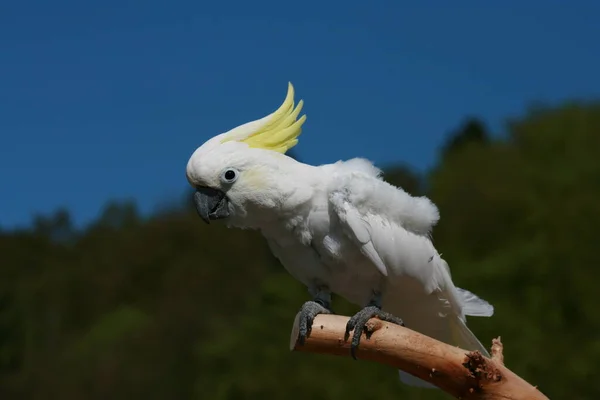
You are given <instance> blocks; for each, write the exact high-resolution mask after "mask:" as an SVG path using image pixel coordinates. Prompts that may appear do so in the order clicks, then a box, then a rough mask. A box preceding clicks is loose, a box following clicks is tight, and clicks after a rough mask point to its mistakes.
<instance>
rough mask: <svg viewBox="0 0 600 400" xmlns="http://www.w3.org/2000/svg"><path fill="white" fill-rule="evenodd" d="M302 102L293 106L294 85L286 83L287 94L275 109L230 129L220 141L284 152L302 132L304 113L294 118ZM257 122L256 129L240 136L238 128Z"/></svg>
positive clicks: (294, 142)
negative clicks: (266, 114)
mask: <svg viewBox="0 0 600 400" xmlns="http://www.w3.org/2000/svg"><path fill="white" fill-rule="evenodd" d="M303 104H304V102H303V101H302V100H300V101H299V102H298V105H296V106H295V107H294V86H292V84H291V83H288V92H287V96H286V97H285V100H284V101H283V104H282V105H281V106H280V107H279V109H277V111H275V112H274V113H273V114H271V115H269V116H267V117H265V118H262V119H260V120H257V121H252V122H249V123H247V124H244V125H243V126H240V127H238V128H236V129H234V130H232V131H230V132H229V134H226V135H225V137H224V138H223V141H222V143H224V142H227V141H230V140H237V141H238V142H242V143H246V144H248V146H250V147H254V148H258V149H265V150H271V151H277V152H279V153H285V152H286V151H288V150H289V149H291V148H292V147H294V146H295V145H296V144H297V143H298V136H300V133H301V132H302V124H304V121H306V115H303V116H302V117H300V118H299V119H298V120H296V118H298V115H299V114H300V111H301V110H302V106H303ZM263 121H264V123H263ZM257 124H258V125H259V126H258V129H255V130H254V129H253V130H252V131H251V132H249V133H248V134H247V135H245V134H243V137H240V133H242V132H240V131H239V128H242V127H244V128H250V127H254V126H255V125H257ZM244 130H245V129H244ZM234 131H235V133H234Z"/></svg>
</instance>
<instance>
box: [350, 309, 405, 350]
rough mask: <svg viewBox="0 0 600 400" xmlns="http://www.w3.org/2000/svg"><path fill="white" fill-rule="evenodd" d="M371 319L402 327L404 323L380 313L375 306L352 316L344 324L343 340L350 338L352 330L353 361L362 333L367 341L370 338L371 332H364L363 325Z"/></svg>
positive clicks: (389, 315) (388, 314) (387, 314)
mask: <svg viewBox="0 0 600 400" xmlns="http://www.w3.org/2000/svg"><path fill="white" fill-rule="evenodd" d="M371 318H379V319H380V320H382V321H386V322H391V323H393V324H397V325H400V326H404V322H403V321H402V320H401V319H400V318H398V317H396V316H393V315H392V314H390V313H388V312H385V311H382V310H381V309H380V308H379V307H377V306H367V307H365V308H363V309H362V310H360V311H359V312H357V313H356V314H354V316H353V317H352V318H350V320H349V321H348V323H347V324H346V334H345V336H344V340H348V338H349V337H350V331H352V330H354V333H353V335H352V343H351V344H350V354H351V355H352V358H354V359H355V360H356V349H358V345H359V344H360V337H361V335H362V334H363V332H365V334H366V335H367V339H368V338H369V337H370V336H371V332H368V331H366V330H365V325H366V323H367V322H368V321H369V320H370V319H371Z"/></svg>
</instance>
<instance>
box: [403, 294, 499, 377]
mask: <svg viewBox="0 0 600 400" xmlns="http://www.w3.org/2000/svg"><path fill="white" fill-rule="evenodd" d="M456 289H457V291H458V294H459V296H460V299H461V302H462V304H463V311H464V313H465V315H469V316H478V317H491V316H492V315H493V313H494V307H493V306H492V305H491V304H489V303H488V302H487V301H485V300H483V299H481V298H479V297H477V296H476V295H475V294H473V293H471V292H469V291H468V290H464V289H460V288H456ZM446 323H447V324H448V325H447V330H446V332H447V335H445V336H446V337H443V338H442V337H440V338H436V339H438V340H440V341H443V342H446V343H448V344H450V345H453V346H457V347H460V348H461V349H465V350H470V351H476V350H477V351H480V352H481V354H483V355H484V356H486V357H489V356H490V355H489V353H488V351H487V349H486V348H485V346H483V344H481V342H480V341H479V339H477V337H476V336H475V334H473V332H471V330H470V329H469V328H468V327H467V324H466V323H465V321H464V320H463V319H462V318H460V317H459V316H448V320H447V322H446ZM399 372H400V380H401V381H402V382H403V383H405V384H407V385H410V386H416V387H422V388H436V386H434V385H432V384H431V383H429V382H426V381H424V380H422V379H419V378H417V377H415V376H413V375H410V374H408V373H406V372H404V371H399Z"/></svg>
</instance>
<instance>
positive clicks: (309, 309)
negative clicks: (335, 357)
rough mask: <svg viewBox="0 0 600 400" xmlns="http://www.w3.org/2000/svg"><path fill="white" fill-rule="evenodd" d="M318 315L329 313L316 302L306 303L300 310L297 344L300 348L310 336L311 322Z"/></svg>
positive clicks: (329, 312)
mask: <svg viewBox="0 0 600 400" xmlns="http://www.w3.org/2000/svg"><path fill="white" fill-rule="evenodd" d="M318 314H331V311H330V310H328V309H327V308H325V307H324V306H323V305H322V304H320V303H317V302H316V301H312V300H311V301H307V302H306V303H304V304H303V305H302V308H300V320H299V326H298V328H299V333H298V343H299V344H300V345H301V346H302V345H304V341H305V340H306V338H307V337H308V336H309V335H310V331H311V329H312V324H313V320H314V319H315V317H316V316H317V315H318Z"/></svg>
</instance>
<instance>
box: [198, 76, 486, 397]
mask: <svg viewBox="0 0 600 400" xmlns="http://www.w3.org/2000/svg"><path fill="white" fill-rule="evenodd" d="M302 105H303V102H302V100H300V101H299V102H298V104H297V105H295V104H294V88H293V86H292V84H291V83H290V84H288V93H287V96H286V98H285V101H284V102H283V104H282V105H281V107H279V109H277V110H276V111H275V112H273V113H272V114H269V115H267V116H266V117H264V118H261V119H258V120H256V121H252V122H248V123H246V124H243V125H241V126H238V127H236V128H234V129H232V130H230V131H228V132H225V133H222V134H219V135H217V136H215V137H213V138H211V139H210V140H208V141H206V142H205V143H204V144H203V145H201V146H200V147H199V148H198V149H196V150H195V151H194V153H193V154H192V156H191V157H190V159H189V161H188V164H187V169H186V175H187V179H188V181H189V183H190V184H191V185H192V186H193V187H194V188H195V189H196V192H195V194H194V202H195V205H196V209H197V211H198V213H199V215H200V216H201V217H202V219H203V220H204V221H205V222H207V223H209V221H211V220H220V219H223V220H225V222H226V224H227V225H228V226H230V227H238V228H245V229H256V230H259V231H260V232H261V233H262V235H263V236H264V237H265V238H266V240H267V242H268V244H269V246H270V249H271V251H272V252H273V254H274V255H275V256H276V257H277V258H278V259H279V260H280V262H281V263H282V264H283V266H284V267H285V269H286V270H287V271H288V272H289V273H290V274H291V275H292V276H293V277H294V278H296V279H297V280H299V281H300V282H302V283H303V284H304V285H306V286H307V288H308V291H309V293H310V294H311V296H312V300H311V301H307V302H306V303H305V304H304V305H303V306H302V307H301V309H300V312H299V318H300V323H299V326H300V336H299V340H300V343H303V341H304V339H305V338H306V336H307V335H309V334H310V328H311V326H312V322H313V319H314V317H315V316H316V315H317V314H320V313H330V312H331V311H330V303H331V294H332V293H334V294H337V295H339V296H342V297H344V298H345V299H347V300H348V301H350V302H352V303H354V304H356V305H358V306H361V307H364V308H363V309H362V310H361V311H359V312H358V313H357V314H355V315H354V316H353V317H352V318H351V319H350V321H349V322H348V325H347V327H346V334H347V335H348V334H349V333H350V332H353V336H352V343H351V352H352V355H353V356H354V355H355V349H356V348H357V347H358V345H359V342H360V337H361V334H362V333H363V330H364V327H365V323H366V322H367V321H368V320H369V319H370V318H373V317H376V318H380V319H382V320H385V321H389V322H392V323H397V324H401V325H404V323H405V324H406V326H407V327H409V328H411V329H412V330H415V331H418V332H421V333H423V334H425V335H428V336H430V337H433V338H435V339H437V340H440V341H442V342H445V343H448V344H451V345H455V346H459V347H461V348H463V349H466V350H479V351H480V352H482V353H483V354H484V355H486V356H489V354H488V352H487V351H486V348H485V347H484V346H483V345H482V344H481V343H480V342H479V340H478V339H477V338H476V337H475V335H474V334H473V333H472V332H471V331H470V330H469V328H467V326H466V324H465V322H466V318H465V316H467V315H469V316H491V315H492V314H493V311H494V310H493V307H492V306H491V305H490V304H489V303H487V302H486V301H485V300H482V299H480V298H479V297H477V296H476V295H474V294H473V293H471V292H469V291H467V290H464V289H460V288H458V287H456V286H454V284H453V282H452V278H451V276H450V272H449V269H448V265H447V263H446V262H445V261H444V260H443V259H442V258H441V257H440V255H439V254H438V252H437V251H436V249H435V247H434V246H433V243H432V242H431V239H430V232H431V229H432V227H433V226H434V225H435V224H436V223H437V221H438V219H439V213H438V209H437V207H436V206H435V205H434V204H433V203H432V202H431V201H430V200H429V199H428V198H426V197H413V196H411V195H410V194H408V193H407V192H405V191H404V190H402V189H401V188H398V187H395V186H392V185H390V184H389V183H387V182H385V181H384V180H382V179H381V173H380V170H379V169H377V168H376V167H375V166H373V165H372V164H371V163H370V162H369V161H367V160H365V159H361V158H355V159H351V160H348V161H338V162H336V163H333V164H327V165H320V166H312V165H307V164H303V163H301V162H298V161H296V160H294V159H293V158H291V157H288V156H286V155H285V153H286V151H288V150H289V149H290V148H292V147H293V146H294V145H296V143H297V142H298V136H299V135H300V132H301V127H302V125H303V123H304V121H305V120H306V116H305V115H303V116H302V117H300V118H298V116H299V114H300V111H301V109H302ZM400 317H401V318H402V319H400ZM400 377H401V380H402V381H403V382H405V383H408V384H411V385H416V386H425V387H431V385H430V384H428V383H426V382H424V381H422V380H420V379H418V378H416V377H414V376H412V375H409V374H406V373H403V372H402V371H400Z"/></svg>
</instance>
